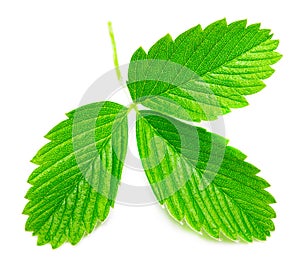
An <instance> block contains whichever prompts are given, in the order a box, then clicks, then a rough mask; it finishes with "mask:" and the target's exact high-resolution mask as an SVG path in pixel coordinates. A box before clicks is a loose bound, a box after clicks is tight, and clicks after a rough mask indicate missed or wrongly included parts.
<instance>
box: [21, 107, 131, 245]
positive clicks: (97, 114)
mask: <svg viewBox="0 0 300 263" xmlns="http://www.w3.org/2000/svg"><path fill="white" fill-rule="evenodd" d="M67 116H68V117H69V118H68V119H67V120H65V121H63V122H61V123H59V124H58V125H57V126H55V127H54V128H53V129H52V130H51V131H50V132H49V133H48V134H47V135H46V136H45V137H46V138H48V139H50V140H51V141H50V142H49V143H48V144H46V145H45V146H44V147H42V148H41V149H40V151H38V153H37V154H36V156H35V157H34V158H33V159H32V162H33V163H35V164H38V165H39V166H38V167H37V168H36V169H35V170H34V171H33V172H32V174H31V175H30V177H29V179H28V182H29V183H30V184H31V185H32V186H31V188H30V189H29V190H28V192H27V194H26V198H27V199H28V200H29V202H28V203H27V205H26V206H25V208H24V211H23V213H24V214H26V215H29V217H28V219H27V222H26V227H25V229H26V230H27V231H32V232H33V235H37V236H38V245H44V244H47V243H50V244H51V245H52V247H53V248H57V247H59V246H61V245H62V244H63V243H65V242H67V241H68V242H70V243H71V244H73V245H75V244H77V243H78V242H79V241H80V240H81V238H82V237H83V235H84V234H89V233H91V232H92V231H93V229H94V228H95V226H96V225H97V223H99V222H103V221H104V220H105V219H106V217H107V215H108V212H109V210H110V207H113V205H114V199H115V196H116V193H117V185H118V182H119V180H120V177H121V172H122V168H123V162H124V159H125V154H126V150H127V129H128V128H127V109H126V108H125V107H123V106H121V105H119V104H116V103H112V102H99V103H93V104H89V105H86V106H82V107H81V108H78V109H77V110H75V111H72V112H70V113H68V114H67Z"/></svg>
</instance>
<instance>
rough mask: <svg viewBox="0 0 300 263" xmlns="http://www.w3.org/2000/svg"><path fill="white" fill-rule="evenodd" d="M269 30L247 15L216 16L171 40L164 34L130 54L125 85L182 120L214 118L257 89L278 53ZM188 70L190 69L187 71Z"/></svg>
mask: <svg viewBox="0 0 300 263" xmlns="http://www.w3.org/2000/svg"><path fill="white" fill-rule="evenodd" d="M271 38H272V34H270V30H266V29H260V24H253V25H250V26H248V27H247V26H246V20H242V21H237V22H234V23H232V24H229V25H227V23H226V20H225V19H223V20H220V21H217V22H215V23H213V24H211V25H209V26H208V27H207V28H205V29H204V30H202V29H201V27H200V26H199V25H198V26H196V27H193V28H191V29H189V30H188V31H186V32H184V33H182V34H181V35H180V36H178V37H177V38H176V39H175V40H174V41H173V40H172V38H171V36H170V35H166V36H165V37H163V38H162V39H160V40H159V41H157V42H156V43H155V44H154V45H153V46H152V47H151V48H150V50H149V51H148V54H147V53H146V52H145V51H144V50H143V49H142V48H139V49H138V50H137V51H136V52H135V53H134V54H133V56H132V58H131V62H130V66H129V72H128V88H129V91H130V94H131V97H132V99H133V100H134V101H136V102H137V103H141V104H143V105H144V106H146V107H148V108H150V109H153V110H157V111H159V112H162V113H165V114H168V115H171V116H175V117H178V118H181V119H184V120H190V121H200V120H214V119H216V118H217V117H218V116H220V115H223V114H226V113H228V112H230V109H231V108H240V107H244V106H246V105H247V104H248V103H247V101H246V99H245V97H244V96H245V95H250V94H253V93H256V92H258V91H260V90H261V89H262V88H263V87H264V86H265V84H264V83H263V82H262V79H266V78H268V77H270V76H271V75H272V73H273V72H274V70H273V69H272V68H271V67H270V65H272V64H274V63H276V62H277V61H278V60H279V59H280V58H281V55H280V54H279V53H277V52H274V50H275V49H276V48H277V46H278V43H279V41H278V40H272V39H271ZM191 72H192V73H191Z"/></svg>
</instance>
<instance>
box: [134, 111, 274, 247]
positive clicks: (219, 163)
mask: <svg viewBox="0 0 300 263" xmlns="http://www.w3.org/2000/svg"><path fill="white" fill-rule="evenodd" d="M136 129H137V143H138V149H139V154H140V157H141V160H142V164H143V167H144V169H145V172H146V175H147V177H148V180H149V182H150V184H151V186H152V189H153V191H154V193H155V196H156V197H157V199H158V200H159V202H160V203H161V204H164V205H165V206H166V207H167V209H168V211H169V213H170V214H171V215H172V216H173V217H174V218H175V219H176V220H178V221H181V222H183V221H185V222H187V223H188V225H189V226H190V227H191V228H192V229H194V230H196V231H201V230H204V231H206V232H207V233H208V234H209V235H211V236H213V237H215V238H219V237H220V232H223V233H224V234H225V235H226V236H227V237H229V238H230V239H233V240H236V239H238V238H239V237H241V238H242V239H244V240H246V241H249V242H251V241H252V240H253V238H255V239H259V240H265V239H266V237H267V236H269V235H270V231H272V230H274V225H273V222H272V220H271V219H272V218H274V217H275V212H274V210H273V209H272V208H271V207H270V206H269V204H271V203H274V202H275V200H274V198H273V197H272V196H271V195H270V194H269V193H268V192H267V191H265V190H264V188H266V187H268V186H269V184H268V183H267V182H266V181H265V180H263V179H262V178H260V177H258V176H256V174H257V173H258V172H259V170H258V169H257V168H256V167H254V166H253V165H251V164H249V163H247V162H245V161H244V160H245V158H246V155H244V154H243V153H241V152H240V151H238V150H237V149H235V148H233V147H230V146H227V140H225V139H224V138H222V137H220V136H218V135H216V134H213V133H210V132H207V131H206V130H205V129H203V128H198V127H194V126H191V125H188V124H185V123H182V122H180V121H178V120H175V119H172V118H169V117H166V116H163V115H161V114H158V113H156V112H152V111H140V113H139V114H138V121H137V125H136ZM191 136H192V137H191ZM194 136H197V137H198V142H199V144H198V145H197V141H195V137H194ZM153 138H154V139H153ZM155 138H160V139H159V140H157V139H155ZM186 138H188V139H186ZM211 156H213V158H211ZM218 156H220V158H218ZM215 173H216V174H215ZM204 175H205V176H204ZM207 180H209V183H208V184H205V187H203V181H207Z"/></svg>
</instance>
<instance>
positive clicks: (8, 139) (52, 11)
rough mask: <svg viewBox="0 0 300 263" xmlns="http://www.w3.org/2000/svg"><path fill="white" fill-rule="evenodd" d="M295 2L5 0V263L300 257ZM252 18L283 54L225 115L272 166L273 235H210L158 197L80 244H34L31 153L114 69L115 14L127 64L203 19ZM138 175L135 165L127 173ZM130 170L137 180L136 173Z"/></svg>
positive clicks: (233, 131) (1, 192)
mask: <svg viewBox="0 0 300 263" xmlns="http://www.w3.org/2000/svg"><path fill="white" fill-rule="evenodd" d="M296 3H297V1H289V0H286V1H262V0H258V1H257V0H251V1H250V0H249V1H229V0H227V1H211V0H209V1H208V0H207V1H199V0H198V1H188V0H185V1H162V0H159V1H156V0H152V1H129V0H127V1H108V0H107V1H75V0H72V1H62V0H59V1H58V0H52V1H41V0H38V1H32V0H26V1H21V0H20V1H16V0H15V1H14V0H12V1H1V3H0V87H1V97H0V98H1V103H0V107H1V122H0V125H1V130H0V132H1V136H0V140H1V143H0V149H1V170H0V171H1V183H0V202H1V210H0V211H1V216H0V251H1V252H0V262H22V261H25V262H32V263H35V262H44V263H46V262H57V263H60V262H66V261H69V262H74V263H75V262H118V261H125V262H140V261H142V262H219V261H222V262H254V261H255V262H263V261H265V262H272V261H273V262H274V261H275V260H276V262H278V261H279V260H285V261H287V262H299V261H300V256H299V251H297V250H299V238H298V236H299V234H300V230H299V225H300V221H299V217H300V212H299V210H300V206H299V201H300V200H299V187H300V179H299V178H300V174H299V162H300V159H299V147H300V144H299V128H298V127H299V125H298V123H299V114H298V113H299V106H298V105H299V101H298V99H299V95H300V92H299V89H300V86H299V81H298V77H299V75H300V74H299V64H298V63H299V61H300V57H299V48H300V46H299V40H300V39H299V24H300V23H299V8H297V6H296ZM224 17H226V18H227V20H228V22H232V21H235V20H238V19H244V18H247V19H248V22H249V23H255V22H261V23H262V27H263V28H270V29H272V31H273V32H274V37H275V38H279V39H280V41H281V44H280V46H279V49H278V50H279V52H280V53H282V54H283V55H284V57H283V59H282V60H281V61H280V62H279V63H277V64H276V66H275V69H276V72H275V74H274V75H273V76H272V77H271V78H270V79H268V80H267V81H266V83H267V87H266V88H265V89H264V90H263V91H261V92H260V93H258V94H255V95H252V96H249V97H248V101H249V102H250V106H248V107H246V108H243V109H237V110H234V111H233V112H232V113H231V114H229V115H227V116H225V117H224V119H225V123H226V137H227V138H230V145H232V146H235V147H237V148H239V149H240V150H242V151H243V152H245V153H246V154H247V155H248V156H249V157H248V159H247V160H248V161H249V162H251V163H253V164H255V165H256V166H258V167H259V168H260V169H261V170H262V171H261V173H260V176H262V177H264V178H265V179H267V180H268V181H269V182H270V183H271V185H272V186H271V188H269V189H268V190H269V191H270V192H271V193H272V194H273V195H274V196H275V197H276V199H277V204H275V205H274V206H273V207H274V208H275V210H276V212H277V218H276V219H275V224H276V231H275V232H273V233H272V235H271V238H269V239H268V240H267V241H266V242H254V243H252V244H235V243H224V242H218V241H212V240H208V239H205V238H203V237H201V236H198V235H197V234H195V233H193V232H191V231H187V230H184V229H182V228H181V227H180V226H179V225H178V224H177V223H175V222H173V221H172V220H170V218H169V217H168V216H167V215H166V213H165V212H164V211H163V210H162V209H161V208H160V207H159V206H147V207H128V206H122V205H118V204H117V205H116V206H115V208H114V209H113V210H112V211H111V213H110V216H109V218H108V220H107V221H106V222H105V223H104V224H103V225H102V226H101V227H99V228H97V230H96V231H94V232H93V233H92V234H91V235H90V236H88V237H87V238H84V239H83V240H82V241H81V242H80V244H79V245H77V246H75V247H73V246H71V245H69V244H65V245H63V246H62V247H61V248H59V249H57V250H52V249H51V247H50V246H49V245H46V246H43V247H38V246H36V237H32V236H31V233H29V232H25V231H24V224H25V221H26V216H23V215H21V212H22V209H23V207H24V205H25V204H26V200H25V199H24V198H23V196H24V195H25V193H26V191H27V190H28V188H29V185H28V184H27V183H26V180H27V177H28V176H29V174H30V173H31V171H32V170H33V169H34V167H35V166H34V165H32V164H31V163H30V162H29V161H30V159H31V158H32V157H33V155H34V154H35V152H36V151H37V150H38V149H39V148H40V147H41V146H42V145H43V144H45V143H46V140H45V139H44V138H43V135H44V134H45V133H46V132H47V131H48V130H49V129H50V128H51V127H52V126H54V125H55V124H56V123H58V122H60V121H61V120H63V119H64V118H65V116H64V113H65V112H68V111H70V110H71V109H73V108H76V107H77V105H78V103H79V101H80V99H81V96H82V94H83V93H84V92H85V91H86V89H87V88H88V87H89V85H91V84H92V83H93V82H94V80H96V79H97V78H98V77H99V76H100V75H101V74H103V73H105V72H107V71H108V70H110V69H111V68H112V67H113V62H112V52H111V46H110V40H109V37H108V31H107V21H108V20H111V21H112V22H113V26H114V31H115V35H116V40H117V45H118V53H119V60H120V63H121V64H122V63H128V62H129V60H130V57H131V54H132V53H133V52H134V51H135V49H137V48H138V47H139V46H141V45H142V46H143V47H144V48H145V49H148V48H149V47H150V46H151V45H152V44H153V43H154V42H155V41H156V40H158V39H159V38H160V37H162V36H164V35H165V34H166V33H170V34H171V35H172V36H173V37H176V36H177V35H178V34H180V33H181V32H183V31H185V30H187V29H188V28H190V27H192V26H194V25H196V24H198V23H201V25H202V26H203V27H205V26H206V25H208V24H209V23H211V22H214V21H215V20H217V19H221V18H224ZM128 177H130V172H129V171H125V174H124V178H128ZM127 180H130V179H127Z"/></svg>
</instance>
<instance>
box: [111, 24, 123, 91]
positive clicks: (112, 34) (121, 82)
mask: <svg viewBox="0 0 300 263" xmlns="http://www.w3.org/2000/svg"><path fill="white" fill-rule="evenodd" d="M108 30H109V36H110V40H111V45H112V48H113V57H114V65H115V70H116V74H117V78H118V80H119V83H120V84H121V86H124V85H123V77H122V74H121V71H120V67H119V61H118V54H117V45H116V41H115V36H114V32H113V28H112V23H111V22H108Z"/></svg>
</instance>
